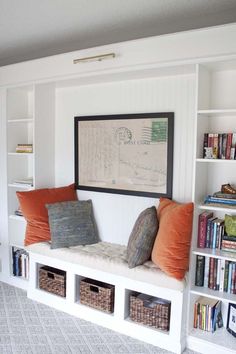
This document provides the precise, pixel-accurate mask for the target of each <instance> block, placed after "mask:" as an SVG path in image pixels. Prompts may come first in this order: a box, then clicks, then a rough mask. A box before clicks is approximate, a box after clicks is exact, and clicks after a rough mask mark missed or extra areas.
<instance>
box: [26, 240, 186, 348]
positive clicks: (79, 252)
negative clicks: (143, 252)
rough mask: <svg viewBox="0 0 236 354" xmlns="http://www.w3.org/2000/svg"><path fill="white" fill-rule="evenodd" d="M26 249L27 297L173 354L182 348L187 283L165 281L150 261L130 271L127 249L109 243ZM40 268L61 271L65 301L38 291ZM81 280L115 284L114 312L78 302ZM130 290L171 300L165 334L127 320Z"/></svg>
mask: <svg viewBox="0 0 236 354" xmlns="http://www.w3.org/2000/svg"><path fill="white" fill-rule="evenodd" d="M27 251H28V252H29V255H30V278H29V287H28V297H29V298H31V299H34V300H36V301H39V302H42V303H44V304H46V305H48V306H52V307H55V308H57V309H59V310H62V311H65V312H67V313H70V314H72V315H75V316H78V317H80V318H83V319H85V320H88V321H91V322H95V323H97V324H99V325H102V326H104V327H108V328H110V329H113V330H115V331H118V332H121V333H123V334H126V335H129V336H132V337H135V338H137V339H139V340H142V341H145V342H148V343H150V344H153V345H156V346H158V347H162V348H165V349H167V350H170V351H173V352H176V353H181V352H182V350H183V349H184V348H185V336H186V334H185V331H184V308H185V307H184V301H185V289H186V279H184V280H183V281H178V280H176V279H174V278H171V277H169V276H168V275H166V274H165V273H164V272H162V271H161V270H160V269H159V268H158V267H157V266H155V265H154V264H153V263H152V262H151V261H148V262H145V263H144V264H143V265H140V266H137V267H135V268H132V269H130V268H128V263H127V261H126V247H125V246H123V245H117V244H112V243H109V242H99V243H97V244H93V245H86V246H75V247H69V248H59V249H51V248H50V243H47V242H43V243H36V244H33V245H30V246H28V247H27ZM44 265H46V266H49V267H54V268H58V269H61V270H64V271H66V297H65V298H63V297H60V296H58V295H54V294H51V293H48V292H46V291H44V290H41V289H39V286H38V284H39V279H38V278H39V277H38V274H39V268H40V267H41V266H44ZM83 278H91V279H94V280H98V281H101V282H105V283H109V284H112V285H114V286H115V300H114V313H112V314H107V313H104V312H102V311H99V310H96V309H94V308H91V307H88V306H85V305H82V304H80V302H79V282H80V279H83ZM133 292H140V293H143V294H147V295H151V296H155V297H158V298H162V299H165V300H168V301H170V302H171V312H170V329H169V331H168V332H165V331H161V330H158V329H155V328H153V327H148V326H144V325H141V324H138V323H136V322H133V321H131V320H130V319H129V297H130V294H132V293H133Z"/></svg>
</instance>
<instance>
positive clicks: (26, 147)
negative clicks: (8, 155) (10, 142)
mask: <svg viewBox="0 0 236 354" xmlns="http://www.w3.org/2000/svg"><path fill="white" fill-rule="evenodd" d="M16 152H18V153H28V154H30V153H32V152H33V144H17V147H16Z"/></svg>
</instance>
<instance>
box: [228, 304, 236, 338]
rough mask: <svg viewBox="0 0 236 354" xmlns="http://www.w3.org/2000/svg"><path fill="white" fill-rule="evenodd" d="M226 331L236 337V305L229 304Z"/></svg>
mask: <svg viewBox="0 0 236 354" xmlns="http://www.w3.org/2000/svg"><path fill="white" fill-rule="evenodd" d="M226 329H227V331H228V332H229V333H231V334H232V335H233V336H234V337H236V304H233V303H229V305H228V316H227V326H226Z"/></svg>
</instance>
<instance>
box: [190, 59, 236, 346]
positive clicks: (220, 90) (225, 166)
mask: <svg viewBox="0 0 236 354" xmlns="http://www.w3.org/2000/svg"><path fill="white" fill-rule="evenodd" d="M196 84H197V90H196V92H197V97H196V102H197V103H196V116H195V119H196V124H195V132H196V149H195V152H194V161H195V162H194V179H193V201H194V203H195V217H194V227H193V241H192V256H191V259H192V261H191V282H190V294H189V297H190V306H189V339H188V340H189V342H190V346H191V345H192V344H193V343H194V344H195V345H196V343H197V344H198V346H199V350H201V351H202V352H214V353H223V352H224V353H226V352H232V353H233V352H235V348H236V340H235V338H234V337H233V336H232V335H230V334H229V333H228V332H227V331H226V329H225V327H226V324H227V311H228V303H229V302H231V303H234V304H236V295H235V294H228V293H225V292H220V291H215V290H211V289H209V288H206V287H198V286H195V267H196V256H197V255H203V256H206V257H216V258H219V259H224V260H230V261H234V262H235V261H236V253H231V252H224V251H221V250H213V249H208V248H205V249H202V248H197V238H198V215H199V214H200V213H202V212H203V211H204V210H208V211H212V212H213V213H214V215H215V216H216V217H219V218H222V219H224V216H225V214H229V215H236V209H233V208H224V207H221V206H219V207H213V206H207V205H204V204H203V201H204V198H205V197H206V196H207V195H208V194H213V193H214V192H216V191H219V190H220V189H221V185H222V184H226V183H230V184H232V185H233V186H236V160H221V159H203V139H204V133H230V132H235V131H236V96H235V92H236V60H232V61H230V60H229V61H227V60H224V61H213V62H209V63H204V64H199V65H197V80H196ZM201 295H203V296H206V297H209V298H214V299H218V300H221V301H222V313H223V322H224V328H221V329H217V330H216V332H214V333H209V332H205V331H203V330H198V329H193V315H194V303H195V301H196V300H197V298H198V297H199V296H201ZM227 350H228V351H227Z"/></svg>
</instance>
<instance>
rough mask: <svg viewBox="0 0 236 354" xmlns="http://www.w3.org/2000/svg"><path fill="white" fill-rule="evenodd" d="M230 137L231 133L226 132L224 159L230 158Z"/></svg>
mask: <svg viewBox="0 0 236 354" xmlns="http://www.w3.org/2000/svg"><path fill="white" fill-rule="evenodd" d="M232 137H233V133H228V134H227V142H226V156H225V158H226V160H229V159H230V153H231V145H232Z"/></svg>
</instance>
